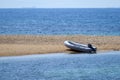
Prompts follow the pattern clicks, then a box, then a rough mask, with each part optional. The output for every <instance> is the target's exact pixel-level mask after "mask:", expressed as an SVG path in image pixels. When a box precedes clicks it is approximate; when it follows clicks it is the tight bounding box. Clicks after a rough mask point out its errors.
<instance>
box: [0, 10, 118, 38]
mask: <svg viewBox="0 0 120 80" xmlns="http://www.w3.org/2000/svg"><path fill="white" fill-rule="evenodd" d="M0 34H35V35H36V34H37V35H46V34H47V35H62V34H66V35H70V34H85V35H118V36H120V9H119V8H118V9H0Z"/></svg>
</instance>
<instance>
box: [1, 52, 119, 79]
mask: <svg viewBox="0 0 120 80" xmlns="http://www.w3.org/2000/svg"><path fill="white" fill-rule="evenodd" d="M0 80H120V51H113V52H112V51H111V52H104V53H99V54H66V53H57V54H41V55H27V56H17V57H15V56H11V57H0Z"/></svg>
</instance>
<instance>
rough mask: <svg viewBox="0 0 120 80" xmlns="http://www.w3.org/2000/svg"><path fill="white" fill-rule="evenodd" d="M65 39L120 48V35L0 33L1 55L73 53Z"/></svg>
mask: <svg viewBox="0 0 120 80" xmlns="http://www.w3.org/2000/svg"><path fill="white" fill-rule="evenodd" d="M65 40H72V41H76V42H80V43H83V44H88V43H91V44H93V45H94V46H96V47H97V48H98V50H120V36H84V35H72V36H70V35H69V36H63V35H59V36H42V35H39V36H33V35H0V56H11V55H12V56H13V55H27V54H41V53H42V54H43V53H58V52H67V53H71V51H68V48H66V47H65V46H64V44H63V42H64V41H65Z"/></svg>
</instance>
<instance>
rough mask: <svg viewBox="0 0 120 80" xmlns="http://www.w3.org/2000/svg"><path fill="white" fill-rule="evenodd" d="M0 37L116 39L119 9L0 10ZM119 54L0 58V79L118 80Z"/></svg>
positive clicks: (119, 79) (63, 54)
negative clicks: (74, 36) (88, 36)
mask: <svg viewBox="0 0 120 80" xmlns="http://www.w3.org/2000/svg"><path fill="white" fill-rule="evenodd" d="M0 35H100V36H120V8H105V9H104V8H99V9H98V8H80V9H79V8H73V9H72V8H69V9H67V8H64V9H62V8H60V9H56V8H54V9H39V8H34V9H33V8H31V9H28V8H24V9H22V8H21V9H14V8H13V9H9V8H8V9H0ZM119 75H120V51H107V52H97V54H89V53H88V54H87V53H86V54H85V53H80V54H68V53H54V54H52V53H51V54H36V55H25V56H6V57H3V56H0V80H120V76H119Z"/></svg>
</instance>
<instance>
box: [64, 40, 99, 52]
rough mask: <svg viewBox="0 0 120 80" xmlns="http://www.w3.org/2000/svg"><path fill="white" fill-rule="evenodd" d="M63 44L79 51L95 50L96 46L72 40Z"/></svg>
mask: <svg viewBox="0 0 120 80" xmlns="http://www.w3.org/2000/svg"><path fill="white" fill-rule="evenodd" d="M64 45H65V46H66V47H68V48H70V49H72V50H74V51H79V52H90V53H91V52H96V50H97V48H96V47H94V46H92V45H91V44H88V45H84V44H80V43H77V42H73V41H65V42H64Z"/></svg>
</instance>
